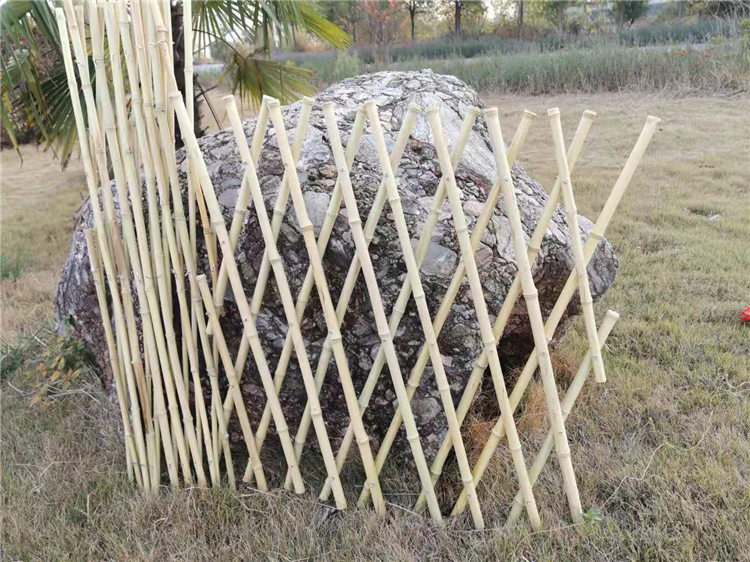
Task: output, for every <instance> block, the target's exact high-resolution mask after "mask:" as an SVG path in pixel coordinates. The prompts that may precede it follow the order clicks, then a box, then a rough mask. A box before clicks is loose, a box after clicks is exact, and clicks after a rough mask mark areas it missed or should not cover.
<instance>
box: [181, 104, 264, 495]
mask: <svg viewBox="0 0 750 562" xmlns="http://www.w3.org/2000/svg"><path fill="white" fill-rule="evenodd" d="M180 109H181V108H180ZM178 112H179V109H178ZM177 115H178V120H180V122H181V119H180V114H179V113H178V114H177ZM204 185H205V183H204ZM208 202H209V204H210V200H209V201H208ZM219 243H220V244H221V243H222V242H221V237H220V238H219ZM197 282H198V287H199V288H200V291H201V297H202V298H203V306H204V307H205V309H206V315H207V316H208V320H209V322H211V324H213V327H214V339H215V341H216V344H217V347H218V349H219V356H220V357H221V361H222V364H223V365H224V372H225V374H226V376H227V379H228V380H229V388H228V389H227V392H228V393H229V394H230V395H231V396H232V399H233V400H234V404H235V408H236V409H237V417H238V418H239V420H240V425H241V427H242V434H243V436H244V438H245V444H246V445H247V452H248V454H249V455H250V457H251V458H252V459H255V460H254V461H253V462H254V466H256V467H257V468H258V470H257V471H256V473H255V477H256V479H257V481H258V489H260V490H262V491H265V490H267V489H268V485H267V484H266V479H265V476H264V475H263V468H262V465H261V463H260V457H259V456H258V448H257V447H256V445H255V438H254V437H253V430H252V428H251V427H250V420H249V419H248V417H247V411H246V410H245V402H244V399H243V398H242V391H241V390H240V386H239V383H238V380H237V374H236V373H235V371H234V367H233V365H232V358H231V356H230V355H229V349H228V348H227V343H226V341H225V340H224V333H223V332H222V330H221V325H220V324H219V317H218V315H217V313H216V308H215V307H214V303H213V297H212V296H211V290H210V289H209V288H208V280H207V279H206V276H205V275H198V277H197ZM202 332H203V333H202V334H201V338H203V336H204V335H205V330H202ZM204 349H205V348H204ZM219 418H221V416H219ZM219 423H220V424H221V420H220V421H219ZM225 427H226V426H225Z"/></svg>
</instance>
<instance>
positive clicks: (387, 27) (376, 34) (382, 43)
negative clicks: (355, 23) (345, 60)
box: [365, 0, 402, 62]
mask: <svg viewBox="0 0 750 562" xmlns="http://www.w3.org/2000/svg"><path fill="white" fill-rule="evenodd" d="M398 8H399V6H398V0H365V23H366V30H367V34H368V36H369V38H370V39H371V40H372V41H374V42H375V45H377V51H378V52H379V53H380V57H381V59H382V61H384V62H390V59H391V44H392V43H393V42H394V41H395V40H396V39H397V38H398V36H399V34H400V32H401V21H402V20H401V12H400V11H399V9H398Z"/></svg>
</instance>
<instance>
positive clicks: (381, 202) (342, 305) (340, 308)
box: [287, 104, 420, 501]
mask: <svg viewBox="0 0 750 562" xmlns="http://www.w3.org/2000/svg"><path fill="white" fill-rule="evenodd" d="M419 111H420V109H419V107H418V106H417V105H415V104H410V105H409V107H408V108H407V110H406V114H405V115H404V118H403V119H402V121H401V128H400V129H399V132H398V135H397V137H396V141H395V143H394V146H393V151H392V153H391V162H392V163H393V166H398V165H399V163H400V162H401V157H402V156H403V153H404V150H405V148H406V143H407V142H408V140H409V137H410V135H411V132H412V130H413V129H414V124H415V123H416V119H417V114H418V112H419ZM357 117H358V116H357ZM357 117H355V123H354V125H355V127H356V126H357V121H356V118H357ZM364 118H365V113H364V107H363V108H362V123H361V127H362V130H364V125H365V121H364ZM359 132H361V131H359ZM359 132H358V134H359ZM350 144H351V141H350ZM358 144H359V137H358V138H357V146H358ZM347 148H349V147H347ZM356 151H357V150H356V148H355V150H354V151H353V152H351V154H352V157H351V160H347V167H349V166H351V163H353V162H354V155H355V154H356ZM348 154H349V151H348V150H347V155H348ZM342 195H343V191H342V186H341V180H339V179H338V178H337V182H336V186H335V187H334V197H332V199H331V202H330V203H329V212H331V211H333V213H332V214H333V216H334V221H335V216H336V215H337V214H338V210H339V209H340V207H341V202H342ZM386 195H387V192H386V188H385V183H384V182H383V181H382V180H381V182H380V186H379V187H378V191H377V192H376V194H375V199H374V201H373V204H372V207H371V208H370V211H369V214H368V216H367V221H366V223H365V227H364V236H365V241H366V242H367V245H368V246H369V244H370V242H371V241H372V239H373V237H374V236H375V228H376V227H377V223H378V221H379V220H380V216H381V214H382V212H383V208H384V206H385V203H386ZM334 203H335V205H334ZM332 205H333V206H334V207H335V211H334V210H333V209H332V207H331V206H332ZM325 226H327V225H326V224H324V227H325ZM330 228H331V229H332V228H333V222H331V224H330ZM328 233H329V234H330V230H328ZM322 237H323V231H321V238H322ZM326 241H327V238H326ZM318 246H320V242H319V243H318ZM323 250H325V247H324V248H323ZM321 254H322V252H321ZM360 265H361V264H360V259H359V254H358V253H357V252H355V254H354V258H353V259H352V262H351V263H350V265H349V270H348V271H347V274H346V278H345V279H344V285H343V286H342V288H341V293H340V294H339V300H338V302H337V303H336V319H337V321H338V323H339V326H340V325H341V323H342V322H343V321H344V316H345V315H346V310H347V308H348V306H349V301H350V299H351V297H352V294H353V293H354V289H355V286H356V283H357V278H358V276H359V271H360ZM311 273H312V272H311V271H310V270H309V269H308V275H309V277H308V278H309V279H310V285H309V290H308V291H307V292H305V293H301V294H304V295H305V298H304V305H306V304H307V298H308V297H309V295H310V291H311V290H312V275H311ZM306 280H307V279H306ZM300 300H303V299H300ZM303 311H304V309H303ZM332 356H333V346H332V342H331V340H330V337H326V339H325V341H324V342H323V349H322V350H321V353H320V357H319V358H318V364H317V367H316V371H315V380H316V381H317V387H318V392H320V389H321V387H322V385H323V380H324V379H325V375H326V372H327V371H328V366H329V364H330V362H331V357H332ZM373 384H374V383H373ZM366 391H367V383H365V386H364V387H363V389H362V392H366ZM369 392H370V394H371V393H372V391H371V390H370V391H369ZM362 397H363V395H362V394H360V398H359V400H358V402H359V404H360V408H362V409H364V408H365V407H366V404H364V405H363V401H362ZM309 427H310V406H309V404H307V405H306V406H305V411H304V413H303V415H302V420H301V421H300V425H299V427H298V428H297V434H296V435H295V437H294V447H295V451H296V452H297V454H298V455H301V454H302V450H303V448H304V445H305V441H306V439H307V433H308V430H309ZM349 428H350V430H349V431H348V433H350V434H351V435H350V439H349V444H351V440H352V439H353V437H354V433H353V428H352V424H351V423H350V424H349ZM339 450H340V447H339ZM344 460H346V459H345V456H341V455H337V461H336V462H337V465H338V466H339V469H340V468H341V466H343V462H344ZM376 468H377V463H376ZM287 480H288V479H287ZM363 490H367V492H368V494H369V488H367V487H365V488H363ZM330 491H331V490H330V484H329V483H328V482H326V484H325V485H324V487H323V491H322V492H321V495H320V498H321V499H323V497H324V496H325V500H327V499H328V495H329V493H330ZM325 500H324V501H325Z"/></svg>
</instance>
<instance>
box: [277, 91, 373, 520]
mask: <svg viewBox="0 0 750 562" xmlns="http://www.w3.org/2000/svg"><path fill="white" fill-rule="evenodd" d="M268 109H269V113H270V116H271V122H272V123H273V127H274V130H275V131H276V139H277V141H278V144H279V150H280V152H281V158H282V161H283V162H284V167H285V168H286V169H289V170H294V158H293V155H292V151H291V149H290V148H289V142H288V140H287V135H286V129H285V128H284V118H283V117H282V115H281V108H280V106H279V102H278V101H277V100H273V101H271V102H269V104H268ZM289 187H290V192H291V196H292V203H293V204H294V212H295V214H296V215H297V222H298V223H299V227H300V230H301V231H302V235H303V238H304V240H305V247H306V249H307V254H308V256H309V257H310V264H311V266H312V270H313V276H314V278H315V287H316V288H317V290H318V298H319V299H320V303H321V307H322V309H323V315H324V317H325V321H326V325H327V326H328V332H329V334H330V336H331V341H332V342H333V346H334V357H335V359H336V365H337V367H338V371H339V379H340V381H341V386H342V390H343V392H344V397H345V399H346V406H347V409H348V410H349V417H350V418H351V419H352V421H353V423H354V424H355V432H356V435H357V443H358V444H359V450H360V455H361V457H362V463H363V465H364V468H365V473H366V474H367V483H366V484H365V485H366V486H371V487H372V489H373V492H372V493H373V497H374V498H375V500H374V501H373V503H374V505H375V512H376V513H378V514H379V515H382V514H384V513H385V502H384V500H383V495H382V492H381V491H380V483H379V482H378V477H377V474H376V472H375V464H374V462H373V457H372V451H371V450H370V440H369V437H368V436H367V433H366V431H365V426H364V424H363V423H362V414H361V412H360V410H359V405H358V404H357V394H356V391H355V390H354V385H353V384H352V379H351V374H350V372H349V364H348V362H347V358H346V351H345V350H344V346H343V344H342V343H341V333H340V332H339V329H338V322H337V321H336V311H335V309H334V307H333V303H332V302H331V295H330V293H329V291H328V282H327V281H326V277H325V272H324V271H323V263H322V261H321V258H320V253H319V252H318V247H317V244H316V241H315V233H314V232H313V224H312V222H311V221H310V217H309V216H308V215H307V209H306V208H305V201H304V198H303V196H302V189H301V187H300V184H299V178H298V177H297V174H296V172H293V173H290V175H289ZM309 398H310V397H309V396H308V400H309Z"/></svg>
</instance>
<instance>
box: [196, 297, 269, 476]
mask: <svg viewBox="0 0 750 562" xmlns="http://www.w3.org/2000/svg"><path fill="white" fill-rule="evenodd" d="M193 303H194V305H195V306H194V308H195V309H196V325H197V328H198V334H199V336H200V341H201V348H202V349H203V361H204V362H205V364H206V375H207V376H208V380H209V382H210V383H211V408H212V413H215V410H216V407H217V404H220V403H221V390H220V388H219V375H218V372H217V370H216V364H215V363H214V357H213V347H212V345H211V342H210V341H209V338H208V330H207V327H206V319H205V318H204V317H203V298H202V297H201V294H200V289H199V291H198V293H197V294H195V295H193ZM198 305H200V308H198ZM217 349H218V345H217ZM229 395H230V396H232V395H233V392H231V391H230V392H229ZM232 399H234V397H233V396H232ZM240 418H241V419H243V418H242V417H241V416H240ZM244 419H247V418H246V417H245V418H244ZM212 420H215V421H216V429H215V430H214V429H211V430H210V433H209V436H210V439H208V442H207V444H206V451H207V452H208V451H212V453H211V454H212V456H213V457H214V458H215V459H216V472H217V474H219V475H220V470H219V455H218V453H217V449H218V447H219V444H221V451H222V453H223V454H224V465H225V466H226V469H227V480H228V481H229V487H230V488H232V489H233V490H236V489H237V484H236V481H235V475H234V465H233V464H232V450H231V447H230V443H229V431H228V430H227V425H226V422H225V421H224V416H223V415H213V416H212ZM240 427H241V428H242V430H243V438H244V439H245V446H246V447H247V450H248V455H251V454H252V452H253V451H254V449H253V443H252V441H251V440H250V439H249V438H248V436H247V435H246V433H245V430H246V429H247V428H248V427H249V422H248V423H247V424H245V423H242V422H241V423H240ZM204 431H205V429H204ZM249 436H250V437H252V429H251V430H250V432H249ZM214 440H215V441H216V444H214V443H213V441H214ZM256 450H257V449H256ZM251 459H252V465H253V468H254V469H255V470H256V473H257V474H258V482H260V484H259V487H260V486H266V484H265V476H264V474H263V465H262V464H261V462H260V458H259V456H258V455H257V454H256V455H255V456H254V457H251Z"/></svg>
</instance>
